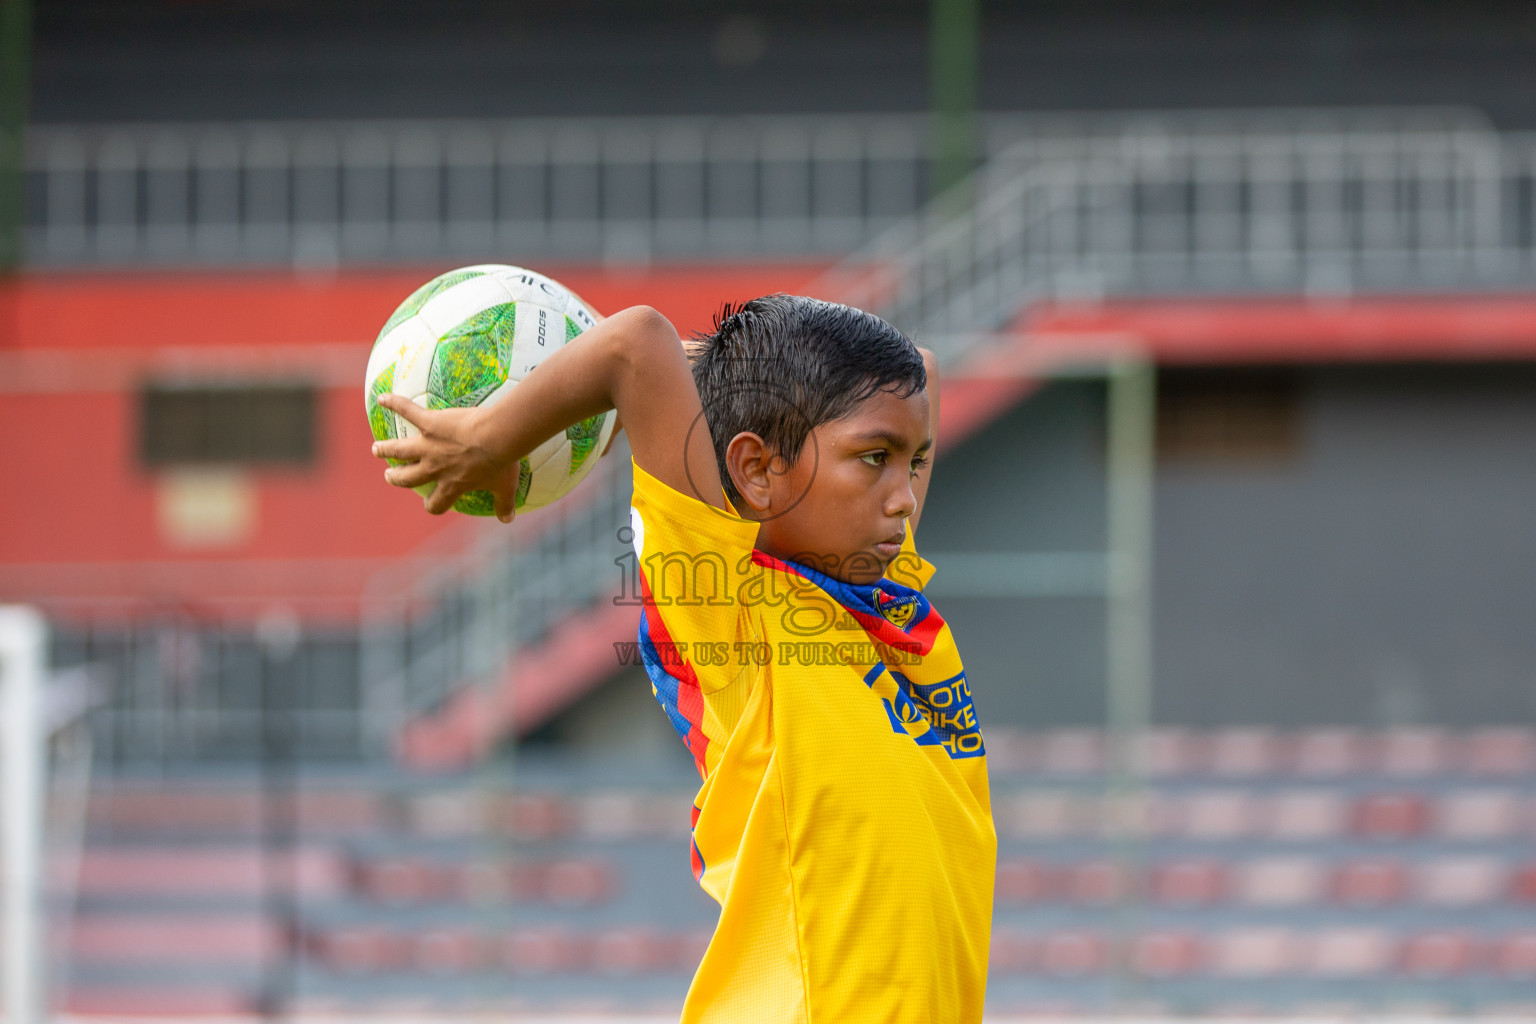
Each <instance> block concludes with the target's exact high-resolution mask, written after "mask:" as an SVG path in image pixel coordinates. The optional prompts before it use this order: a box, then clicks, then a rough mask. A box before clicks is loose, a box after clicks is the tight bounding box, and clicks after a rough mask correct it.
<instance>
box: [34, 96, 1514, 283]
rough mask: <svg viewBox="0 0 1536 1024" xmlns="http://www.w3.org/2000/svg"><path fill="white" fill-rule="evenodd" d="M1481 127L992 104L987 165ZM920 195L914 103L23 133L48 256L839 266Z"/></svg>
mask: <svg viewBox="0 0 1536 1024" xmlns="http://www.w3.org/2000/svg"><path fill="white" fill-rule="evenodd" d="M1486 130H1487V129H1486V126H1485V124H1484V122H1483V121H1482V119H1481V118H1480V117H1479V116H1478V115H1476V114H1475V113H1473V112H1469V111H1464V110H1458V109H1446V110H1438V109H1435V110H1425V111H1406V112H1394V111H1371V110H1366V111H1349V110H1343V111H1330V112H1317V111H1311V112H1308V111H1301V112H1285V111H1281V112H1275V113H1247V114H1213V113H1191V114H1177V115H1173V114H1164V115H1100V116H1094V117H1084V116H1072V117H1067V116H1042V115H1029V116H1024V115H1009V114H992V115H986V116H984V117H983V118H982V119H981V131H980V132H979V133H978V145H979V150H978V153H977V158H978V160H986V159H987V158H989V157H992V156H995V155H997V154H999V153H1001V152H1003V151H1004V150H1009V151H1010V152H1012V153H1013V154H1014V157H1012V158H1010V159H1011V160H1013V161H1015V162H1016V160H1017V158H1018V156H1019V155H1020V154H1027V159H1029V160H1031V161H1042V160H1044V161H1051V160H1056V159H1058V158H1060V157H1061V156H1063V155H1065V154H1070V153H1075V152H1078V151H1080V150H1081V149H1082V148H1083V147H1084V146H1089V147H1093V146H1096V145H1098V146H1102V145H1104V144H1107V145H1108V146H1109V147H1110V148H1114V147H1115V146H1118V145H1121V144H1122V140H1125V139H1135V140H1140V141H1139V142H1137V143H1136V144H1138V145H1142V146H1144V147H1145V146H1147V145H1149V143H1148V142H1147V140H1150V139H1155V138H1157V137H1159V136H1161V137H1163V138H1165V139H1170V140H1175V141H1174V144H1175V145H1177V144H1178V143H1177V141H1176V140H1179V139H1186V138H1194V137H1200V136H1220V135H1222V134H1223V133H1228V134H1230V133H1232V132H1233V131H1237V132H1247V133H1253V132H1258V133H1261V134H1262V133H1270V134H1278V135H1287V134H1289V135H1292V136H1294V135H1296V134H1297V133H1306V132H1320V133H1324V134H1326V133H1334V134H1339V133H1360V132H1375V133H1383V132H1409V131H1431V132H1440V133H1446V132H1453V131H1465V132H1477V131H1482V132H1485V133H1486ZM1010 147H1012V149H1010ZM1148 152H1150V150H1148ZM928 190H929V121H928V118H927V117H926V116H924V115H918V114H912V115H847V116H820V115H818V116H795V117H787V116H786V117H737V118H723V117H717V118H698V117H696V118H609V119H597V118H591V119H580V118H577V119H569V118H566V119H522V120H506V121H491V120H480V121H373V122H356V121H352V122H266V123H261V122H251V123H217V124H118V125H50V126H39V127H35V128H33V129H32V130H31V132H30V133H29V135H28V138H27V195H28V214H27V224H26V230H25V245H26V252H27V258H28V261H29V262H30V263H31V264H33V265H36V266H71V265H86V266H94V265H125V264H131V265H150V266H155V265H159V266H185V265H250V264H257V265H273V264H283V265H290V264H291V265H298V266H314V267H325V266H330V265H334V264H337V263H344V262H387V261H427V260H432V261H438V260H460V261H471V260H476V259H495V260H501V261H505V260H559V259H580V260H592V259H605V260H612V261H621V262H637V261H645V260H649V259H652V258H660V259H669V258H670V259H678V258H683V259H687V258H700V257H716V256H748V257H765V256H766V257H789V256H815V255H824V256H841V255H843V254H845V253H847V252H850V251H852V250H854V249H856V248H858V247H859V246H861V245H863V244H865V243H867V242H868V241H869V240H870V239H872V238H874V237H875V236H877V235H878V234H880V233H881V232H882V231H885V230H887V229H889V228H891V227H892V226H894V225H897V224H900V223H902V222H903V221H904V220H905V219H907V218H909V217H910V216H911V215H913V214H914V213H916V212H917V211H918V210H920V209H921V208H922V206H923V203H924V202H925V200H926V199H927V198H928Z"/></svg>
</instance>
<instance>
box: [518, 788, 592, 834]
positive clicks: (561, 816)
mask: <svg viewBox="0 0 1536 1024" xmlns="http://www.w3.org/2000/svg"><path fill="white" fill-rule="evenodd" d="M505 824H506V826H507V827H508V828H510V830H511V833H512V835H513V836H514V837H516V838H518V839H523V840H530V841H537V840H542V839H557V838H559V837H560V836H563V835H567V834H568V833H570V832H571V831H573V830H574V828H575V825H576V813H575V810H574V809H573V808H572V807H571V804H570V801H568V800H566V799H565V798H564V797H562V796H557V795H553V794H548V793H541V794H534V793H524V794H520V795H518V796H515V797H512V798H511V801H510V806H509V807H508V809H507V811H506V814H505Z"/></svg>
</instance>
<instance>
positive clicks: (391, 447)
mask: <svg viewBox="0 0 1536 1024" xmlns="http://www.w3.org/2000/svg"><path fill="white" fill-rule="evenodd" d="M379 404H380V405H382V406H383V407H384V408H386V409H388V410H389V411H390V412H392V413H394V414H395V415H397V416H399V417H400V418H402V419H404V420H405V421H406V422H407V423H410V424H411V425H412V426H414V427H415V428H416V429H417V430H419V431H420V432H421V433H420V434H419V435H417V436H416V437H401V438H395V439H394V440H391V441H375V442H374V445H373V454H374V455H375V456H376V457H378V458H381V459H394V460H395V461H396V462H399V463H403V464H402V465H399V466H391V467H390V468H389V469H386V470H385V471H384V479H385V480H387V481H388V482H389V483H391V484H394V485H395V486H396V487H420V486H421V485H423V484H435V486H434V487H433V489H432V493H431V494H430V495H429V496H428V497H427V498H426V501H425V503H426V508H427V511H428V512H430V513H432V514H433V515H435V516H437V515H442V514H443V513H444V512H446V511H448V510H449V509H450V508H452V507H453V503H454V502H455V501H458V500H459V498H460V496H462V495H463V494H464V492H466V491H490V492H491V494H492V495H493V496H494V497H495V500H496V518H497V519H500V520H501V521H502V522H504V523H510V522H511V521H512V518H513V516H514V515H515V514H516V512H515V509H514V507H513V502H514V498H515V497H516V495H517V478H518V470H519V467H518V459H517V458H515V457H511V458H509V457H501V458H498V457H496V456H495V455H494V454H493V453H492V451H491V450H490V449H489V448H488V447H487V446H486V445H484V444H482V443H480V440H479V437H480V431H479V427H480V420H481V419H482V418H483V417H482V412H483V409H484V407H476V408H473V409H439V410H432V409H423V408H422V407H421V406H419V405H417V404H416V403H415V402H413V401H411V400H410V399H409V398H406V397H405V396H404V395H394V394H389V395H381V396H380V397H379Z"/></svg>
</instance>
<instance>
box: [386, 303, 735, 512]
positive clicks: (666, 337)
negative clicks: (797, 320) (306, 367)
mask: <svg viewBox="0 0 1536 1024" xmlns="http://www.w3.org/2000/svg"><path fill="white" fill-rule="evenodd" d="M379 404H380V405H382V406H384V407H385V408H386V409H389V410H390V411H392V412H395V413H397V414H399V415H400V416H402V417H403V418H405V419H406V420H408V421H409V422H410V423H412V424H414V425H415V426H416V428H417V429H418V430H420V431H421V434H420V436H418V437H409V438H399V439H396V440H392V441H379V442H377V443H375V444H374V446H373V453H374V455H376V456H378V457H379V458H390V459H395V460H397V461H400V462H402V463H405V465H400V466H393V467H391V468H390V469H388V470H386V471H385V473H384V478H385V479H386V480H388V481H389V482H390V483H392V484H394V485H395V486H397V487H417V486H420V485H421V484H425V483H429V482H436V484H437V487H436V489H435V490H433V492H432V495H431V497H430V498H428V499H427V502H426V507H427V511H428V512H431V513H432V514H433V515H439V514H441V513H443V512H445V511H447V510H448V509H449V508H451V507H452V505H453V503H454V502H455V501H456V500H457V499H458V498H459V496H460V495H462V494H463V493H464V492H465V491H470V490H488V491H491V492H492V493H493V494H494V495H495V498H496V515H497V517H498V518H500V519H501V520H502V521H503V522H510V521H511V519H512V514H513V504H512V502H513V497H514V495H515V494H516V493H517V476H518V465H517V463H518V459H520V458H522V457H523V456H524V455H526V454H528V453H529V452H530V451H532V450H533V449H534V448H536V447H538V445H539V444H541V443H542V442H544V441H545V440H546V439H548V438H550V437H552V436H554V435H555V434H557V433H559V432H560V431H562V430H564V429H565V428H566V427H568V426H569V425H571V424H572V423H577V422H579V421H581V420H583V419H586V418H587V417H589V416H595V415H597V414H598V413H600V412H605V411H607V410H609V409H616V410H618V414H619V418H620V419H621V420H622V421H623V423H624V429H625V430H626V431H627V432H628V434H629V445H630V451H631V452H632V453H633V455H634V459H635V462H636V463H637V464H638V465H639V466H640V467H641V468H642V469H644V470H645V471H646V472H647V473H650V474H651V475H652V476H654V477H656V478H657V479H658V480H660V481H661V482H662V483H665V484H666V485H667V486H669V487H672V488H674V489H675V490H678V491H682V492H683V493H685V494H687V493H691V494H694V495H696V496H698V498H699V499H700V500H702V501H704V502H706V503H708V504H710V505H713V506H714V507H716V508H719V509H721V510H724V508H725V502H724V497H723V496H722V494H721V490H720V472H719V469H718V467H717V465H716V463H715V454H714V447H713V445H712V443H711V440H710V435H709V425H708V424H707V423H706V422H705V421H704V415H703V406H702V404H701V403H700V401H699V393H698V389H697V388H696V387H695V386H694V383H693V372H692V370H690V369H689V366H688V358H687V356H686V354H685V353H684V350H683V346H682V344H681V343H680V342H679V340H678V336H677V331H676V330H675V329H674V328H673V327H672V325H671V324H670V323H668V322H667V319H666V318H665V317H664V316H662V315H661V314H660V313H658V312H656V311H655V310H654V309H651V308H649V307H647V306H635V307H632V308H630V309H626V310H624V311H623V312H621V313H616V314H614V315H613V316H611V317H608V318H607V319H605V320H603V321H602V322H601V323H599V324H598V325H597V326H595V327H593V328H591V329H590V330H588V331H586V332H584V333H582V334H580V335H578V336H577V337H576V338H574V339H572V340H571V341H570V342H568V343H567V344H566V345H565V346H564V347H562V348H561V349H559V350H558V351H556V352H553V353H551V354H550V356H549V357H548V358H547V359H545V360H544V362H542V363H540V364H539V365H538V367H537V368H535V369H534V371H533V372H532V373H530V374H528V376H527V377H525V378H524V379H523V380H522V381H521V382H520V383H519V384H518V385H517V387H515V388H512V389H511V390H510V391H508V392H507V394H506V395H505V396H504V397H503V398H501V399H500V400H498V401H496V402H494V403H492V404H490V405H483V406H477V407H475V408H472V409H442V410H436V411H434V410H430V409H423V408H422V407H421V406H419V405H416V404H415V403H414V402H412V401H410V400H409V399H407V398H405V397H404V396H402V395H385V396H383V397H382V398H380V400H379Z"/></svg>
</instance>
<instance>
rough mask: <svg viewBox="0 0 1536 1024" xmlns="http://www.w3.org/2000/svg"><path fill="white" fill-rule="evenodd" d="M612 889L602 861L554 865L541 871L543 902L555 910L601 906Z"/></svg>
mask: <svg viewBox="0 0 1536 1024" xmlns="http://www.w3.org/2000/svg"><path fill="white" fill-rule="evenodd" d="M615 888H616V886H615V883H614V878H613V872H612V871H611V870H610V869H609V867H608V865H607V864H605V863H603V862H602V861H597V860H567V861H556V862H555V863H552V864H550V865H549V866H548V867H546V868H545V869H544V884H543V895H544V898H545V899H546V900H548V901H549V902H550V903H553V904H556V905H559V906H589V905H591V904H594V903H602V902H604V901H605V900H608V899H610V898H611V897H612V896H613V893H614V890H615Z"/></svg>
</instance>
